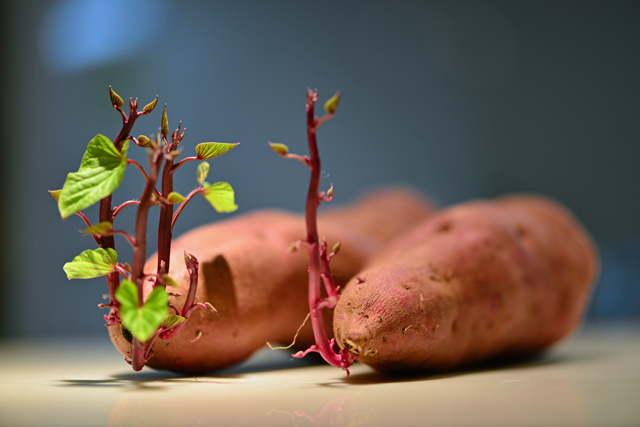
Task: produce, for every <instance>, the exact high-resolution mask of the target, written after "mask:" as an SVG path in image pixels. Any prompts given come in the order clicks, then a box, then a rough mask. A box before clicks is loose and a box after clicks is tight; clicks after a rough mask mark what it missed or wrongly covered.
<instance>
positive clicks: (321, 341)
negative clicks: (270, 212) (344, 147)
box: [297, 90, 351, 372]
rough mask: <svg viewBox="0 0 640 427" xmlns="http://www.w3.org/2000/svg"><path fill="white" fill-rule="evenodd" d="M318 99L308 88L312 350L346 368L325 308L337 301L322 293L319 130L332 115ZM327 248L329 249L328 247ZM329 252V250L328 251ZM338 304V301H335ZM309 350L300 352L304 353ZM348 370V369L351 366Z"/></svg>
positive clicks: (326, 268) (348, 362) (347, 362)
mask: <svg viewBox="0 0 640 427" xmlns="http://www.w3.org/2000/svg"><path fill="white" fill-rule="evenodd" d="M317 99H318V95H317V93H316V92H314V91H311V90H309V91H308V92H307V139H308V141H309V155H310V159H309V163H308V166H309V168H310V169H311V180H310V183H309V192H308V193H307V203H306V209H305V219H306V225H307V238H306V239H305V242H306V245H307V251H308V253H309V296H308V301H309V310H310V314H311V316H310V317H311V325H312V328H313V334H314V337H315V341H316V344H315V346H312V347H311V348H310V349H309V350H308V351H317V352H318V353H320V355H321V356H322V358H323V359H324V360H326V361H327V363H329V364H331V365H333V366H337V367H340V368H343V369H347V368H348V367H349V366H350V365H351V360H349V359H346V360H345V358H344V356H345V355H344V354H343V353H342V352H341V353H335V352H334V350H333V340H332V341H331V342H330V341H329V339H328V337H327V331H326V330H325V326H324V320H323V315H322V309H323V307H325V306H330V305H331V302H333V301H324V300H323V299H322V296H321V293H320V292H321V281H322V276H323V275H324V276H325V277H326V278H327V280H331V282H332V276H331V271H330V270H329V264H328V259H327V258H326V257H324V258H325V259H326V261H327V262H323V259H322V258H323V257H321V246H320V241H319V238H318V228H317V209H318V205H319V204H320V202H321V198H320V196H319V193H318V190H319V188H320V172H321V165H320V156H319V154H318V144H317V140H316V130H317V129H318V125H319V124H320V123H322V122H323V121H324V120H326V119H327V118H330V117H331V115H329V116H325V117H323V118H322V120H318V119H316V118H315V117H314V104H315V102H316V100H317ZM325 252H326V249H325ZM325 254H326V253H325ZM336 301H337V299H336ZM334 304H335V302H334ZM304 354H306V352H303V353H300V354H297V356H302V355H304ZM347 372H348V370H347Z"/></svg>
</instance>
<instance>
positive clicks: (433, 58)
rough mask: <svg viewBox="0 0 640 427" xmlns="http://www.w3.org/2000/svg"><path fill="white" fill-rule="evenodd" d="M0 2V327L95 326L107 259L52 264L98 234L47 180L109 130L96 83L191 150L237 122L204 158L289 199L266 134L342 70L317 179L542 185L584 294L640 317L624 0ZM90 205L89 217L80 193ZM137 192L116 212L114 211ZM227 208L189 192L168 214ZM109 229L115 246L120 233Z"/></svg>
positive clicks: (639, 9) (254, 200) (634, 60)
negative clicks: (583, 248) (65, 213)
mask: <svg viewBox="0 0 640 427" xmlns="http://www.w3.org/2000/svg"><path fill="white" fill-rule="evenodd" d="M1 7H2V13H1V19H2V25H1V26H0V27H1V31H2V65H1V67H2V77H3V78H2V79H1V81H2V97H1V98H2V100H3V102H2V124H3V126H2V156H0V161H1V164H0V166H1V173H2V175H1V176H2V194H3V200H2V209H1V210H0V215H1V218H0V220H1V233H2V234H1V235H0V247H1V250H2V254H1V259H2V275H1V276H0V285H1V292H2V293H1V298H0V315H1V316H2V317H1V319H0V320H1V321H2V325H3V327H2V328H0V334H2V336H4V337H35V336H41V335H45V334H47V335H51V334H60V335H70V334H71V335H73V334H105V331H104V329H103V326H102V325H103V323H104V321H103V319H102V314H105V311H103V310H100V309H98V308H97V304H98V303H100V302H102V295H103V294H104V293H106V283H105V281H104V279H103V278H99V279H94V280H86V281H80V280H74V281H68V280H67V279H66V276H65V274H64V272H63V270H62V265H63V264H64V263H65V262H67V261H70V260H71V259H73V257H74V256H75V255H77V254H79V253H80V252H82V251H83V250H85V249H88V248H93V247H94V244H93V241H92V239H91V238H90V237H87V236H83V235H80V234H79V233H78V230H79V229H80V228H83V223H82V222H81V220H80V219H79V218H77V217H71V218H69V219H67V220H66V221H62V220H61V218H60V215H59V213H58V209H57V206H56V203H55V201H54V200H53V199H52V198H51V196H50V195H49V194H48V193H47V190H53V189H58V188H61V187H62V184H63V183H64V180H65V177H66V174H67V173H69V172H72V171H76V170H77V168H78V166H79V164H80V159H81V157H82V154H83V152H84V150H85V148H86V145H87V143H88V141H89V140H90V139H91V138H93V136H95V135H96V134H98V133H101V134H104V135H106V136H108V137H109V138H111V139H114V138H115V136H116V135H117V133H118V131H119V130H120V126H121V118H120V116H119V115H118V114H117V113H116V112H115V111H114V110H113V109H112V107H111V105H110V102H109V95H108V88H109V85H112V86H113V88H114V89H115V90H116V92H117V93H119V94H120V95H121V96H122V97H123V98H124V99H125V100H127V99H128V98H129V97H133V98H136V97H137V98H139V99H140V103H141V105H144V104H146V103H148V102H150V101H151V100H153V98H154V97H155V96H156V95H159V97H160V99H159V103H160V104H164V103H167V104H168V107H167V111H168V117H169V123H170V127H171V129H174V128H175V127H177V125H178V122H179V121H180V120H182V123H183V125H184V126H186V128H187V133H186V137H185V139H184V142H183V146H184V149H185V154H188V153H190V152H192V151H191V150H193V147H195V145H196V144H197V143H200V142H206V141H218V142H240V143H241V145H240V146H239V147H238V148H236V149H234V150H232V151H231V152H229V153H227V154H225V155H224V156H223V157H220V158H217V159H213V160H211V161H210V163H211V173H210V178H209V179H210V181H216V180H225V181H228V182H229V183H231V184H232V186H233V187H234V189H235V191H236V202H237V204H238V205H239V209H238V211H237V213H235V214H243V213H246V212H248V211H251V210H255V209H259V208H265V207H278V208H285V209H289V210H294V211H298V212H301V211H302V210H303V203H304V197H305V193H306V187H307V184H308V171H307V170H306V169H305V168H303V167H302V166H301V165H300V164H298V163H297V162H291V161H284V160H283V159H281V158H279V157H278V156H276V155H275V154H273V153H272V152H271V150H270V149H269V147H268V145H267V142H268V141H275V142H282V143H285V144H287V145H289V147H290V149H291V150H292V151H293V152H297V153H301V154H305V153H306V152H307V148H306V140H305V114H304V103H305V94H306V90H307V88H317V89H318V91H319V95H320V105H322V104H323V103H324V101H325V100H326V99H327V98H329V97H330V96H331V95H333V93H334V92H335V91H336V90H340V91H341V93H342V98H341V103H340V107H339V109H338V112H337V114H336V116H335V118H334V119H333V120H331V121H329V122H327V123H326V124H325V125H323V127H322V128H321V130H320V131H319V133H318V137H319V143H320V152H321V156H322V159H323V171H324V172H323V184H322V185H323V187H325V188H327V187H328V186H329V184H330V183H333V185H334V186H335V199H334V200H335V202H334V203H347V202H349V201H351V200H353V199H354V198H355V197H357V195H358V194H360V193H362V192H363V191H365V190H366V189H370V188H373V187H375V186H379V185H384V184H389V183H396V184H397V183H402V184H406V185H408V186H411V187H413V188H415V189H416V190H418V191H420V192H422V193H424V194H428V195H429V196H430V197H433V198H434V199H435V200H437V201H439V202H440V203H441V204H443V205H448V204H452V203H456V202H461V201H464V200H467V199H472V198H479V197H493V196H497V195H500V194H503V193H507V192H514V191H528V192H536V193H542V194H546V195H549V196H551V197H554V198H556V199H558V200H560V201H561V202H562V203H564V204H565V205H567V206H568V207H569V208H570V209H571V210H572V211H573V212H574V213H575V214H576V215H577V216H578V217H579V218H580V220H581V221H582V222H583V223H584V224H585V225H586V227H587V228H588V229H589V230H590V232H591V233H592V235H593V236H594V238H595V239H596V241H597V244H598V247H599V251H600V256H601V259H602V270H601V273H600V278H599V281H598V284H597V287H596V290H595V291H594V293H593V296H592V300H591V304H590V307H589V310H588V315H589V316H590V317H591V318H593V319H598V318H614V317H615V318H620V317H623V318H629V317H636V318H637V317H640V200H639V196H640V171H639V168H638V161H639V160H640V120H639V118H640V103H639V101H640V81H639V76H640V25H639V23H640V3H638V2H637V1H615V2H610V1H574V2H570V1H562V2H511V1H469V2H465V1H419V2H409V1H403V2H391V1H386V2H376V1H349V2H344V1H340V2H339V1H325V2H300V1H228V2H220V1H181V2H178V1H160V0H58V1H35V0H33V1H28V2H24V1H23V2H21V1H5V2H2V6H1ZM161 112H162V108H161V107H160V108H157V109H156V111H154V112H153V114H151V115H150V116H147V117H142V118H141V119H140V120H138V122H137V124H136V126H135V128H134V130H133V132H132V133H133V135H139V134H146V135H149V134H152V133H155V132H156V131H157V128H158V126H159V125H160V116H161ZM133 148H134V149H132V150H130V153H132V157H133V158H136V159H137V160H139V161H141V162H146V160H145V155H144V153H143V152H142V150H140V149H138V150H136V149H135V147H133ZM133 153H134V154H133ZM194 163H195V162H194ZM195 166H196V165H195V164H193V165H191V164H189V165H187V166H185V168H183V169H181V171H180V172H181V173H178V174H176V190H178V191H180V192H182V193H183V194H186V193H187V192H189V191H190V190H191V189H193V188H194V187H195V185H196V181H195ZM142 185H143V182H142V179H141V178H140V177H139V174H138V173H137V172H136V171H134V170H133V169H129V171H128V172H127V175H126V176H125V181H124V183H123V185H122V186H121V187H120V188H119V189H118V190H117V192H116V193H115V196H114V198H115V202H122V201H125V200H127V199H131V198H136V197H139V196H140V192H141V190H142ZM85 213H86V214H87V215H88V216H89V217H90V218H91V219H92V220H95V218H97V209H96V207H93V208H90V209H87V210H86V211H85ZM133 213H134V209H130V210H129V211H125V212H124V213H123V215H122V216H119V217H118V219H119V225H120V228H127V225H130V224H132V223H133ZM156 214H157V213H156ZM235 214H232V215H235ZM229 216H230V215H222V214H217V213H215V211H213V209H211V208H210V207H209V206H208V205H207V204H206V202H205V201H204V200H202V199H198V200H195V201H194V202H193V203H192V204H190V206H188V208H187V209H186V210H185V213H184V214H183V215H182V216H181V218H180V221H179V222H178V223H177V225H176V233H177V234H180V233H182V232H184V231H186V230H188V229H190V228H193V227H195V226H197V225H201V224H204V223H208V222H211V221H216V220H220V219H223V218H227V217H229ZM151 220H152V221H153V220H154V217H153V216H152V219H151ZM129 229H130V228H129ZM150 239H151V242H150V244H151V245H153V236H150ZM118 247H119V248H122V251H123V252H122V253H121V259H128V258H129V257H130V254H128V253H127V252H126V249H125V248H126V247H127V245H126V244H124V243H123V242H120V244H119V246H118ZM151 247H152V246H151Z"/></svg>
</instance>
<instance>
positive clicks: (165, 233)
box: [157, 132, 181, 274]
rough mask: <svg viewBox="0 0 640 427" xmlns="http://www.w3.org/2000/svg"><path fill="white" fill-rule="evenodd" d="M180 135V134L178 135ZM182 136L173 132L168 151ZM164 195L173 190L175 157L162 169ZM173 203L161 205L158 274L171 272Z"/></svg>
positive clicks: (172, 148)
mask: <svg viewBox="0 0 640 427" xmlns="http://www.w3.org/2000/svg"><path fill="white" fill-rule="evenodd" d="M176 135H178V136H176ZM180 139H181V138H180V137H179V134H178V133H177V132H174V134H173V140H172V141H173V142H172V143H171V145H169V148H168V152H171V151H174V150H176V149H177V148H178V143H179V142H180ZM161 185H162V190H161V191H162V195H163V196H164V197H167V196H168V195H169V193H171V192H172V191H173V159H172V158H171V159H167V160H166V161H165V163H164V168H163V169H162V184H161ZM172 220H173V204H170V203H162V204H161V205H160V219H159V220H158V268H157V271H158V274H165V273H168V272H169V263H170V262H171V239H172V238H173V227H172Z"/></svg>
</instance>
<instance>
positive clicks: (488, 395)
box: [0, 323, 640, 427]
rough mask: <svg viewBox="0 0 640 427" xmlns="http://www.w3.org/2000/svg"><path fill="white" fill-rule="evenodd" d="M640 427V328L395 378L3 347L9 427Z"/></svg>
mask: <svg viewBox="0 0 640 427" xmlns="http://www.w3.org/2000/svg"><path fill="white" fill-rule="evenodd" d="M92 425H96V426H172V427H177V426H254V425H255V426H300V427H302V426H640V323H635V324H628V323H627V324H615V325H611V324H609V325H588V326H587V327H583V328H582V330H581V331H580V332H579V333H577V334H575V335H574V336H573V337H572V338H570V339H569V340H567V341H565V342H563V343H561V344H560V345H558V346H556V347H554V348H553V349H552V350H550V351H548V352H547V353H545V354H544V355H542V356H540V357H537V358H535V359H532V360H529V361H526V362H520V363H515V364H510V365H504V364H503V365H489V366H484V367H478V368H475V369H469V370H464V371H457V372H451V373H447V374H440V375H427V376H417V377H386V376H382V375H378V374H376V373H374V372H373V371H372V370H371V369H370V368H368V367H367V366H364V365H361V364H356V365H355V366H354V368H353V369H352V374H351V377H350V378H346V377H345V375H344V374H343V372H342V371H341V370H340V369H337V368H333V367H331V366H328V365H311V366H310V365H309V364H308V363H304V362H302V363H301V362H300V361H297V360H296V361H292V360H291V358H290V355H289V353H287V352H284V351H277V352H273V351H271V350H268V349H265V350H262V351H260V352H259V353H258V354H256V355H255V356H254V357H253V358H252V359H250V360H249V361H248V362H246V363H244V364H242V365H240V366H238V367H235V368H232V369H228V370H226V371H223V372H218V373H216V374H212V375H208V376H202V377H197V378H194V377H192V376H191V377H184V376H179V375H176V374H172V373H167V372H159V371H153V370H151V369H148V368H145V369H144V370H143V371H141V372H138V373H136V372H133V371H132V370H131V368H130V367H129V365H127V364H126V363H125V362H124V361H123V360H122V359H121V357H120V355H119V353H117V352H116V350H115V349H114V348H113V347H112V346H111V343H110V342H109V340H108V337H107V336H106V333H105V336H104V338H103V339H96V338H92V339H86V340H77V339H74V340H71V339H66V340H58V341H55V342H54V341H46V340H39V341H4V342H0V426H12V427H13V426H92Z"/></svg>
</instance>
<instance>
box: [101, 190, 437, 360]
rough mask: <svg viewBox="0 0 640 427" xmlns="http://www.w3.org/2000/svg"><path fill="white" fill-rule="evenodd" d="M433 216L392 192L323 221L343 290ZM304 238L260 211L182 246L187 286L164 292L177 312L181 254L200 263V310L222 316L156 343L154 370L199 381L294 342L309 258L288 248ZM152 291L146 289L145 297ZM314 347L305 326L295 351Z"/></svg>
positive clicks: (300, 228) (176, 246) (175, 266)
mask: <svg viewBox="0 0 640 427" xmlns="http://www.w3.org/2000/svg"><path fill="white" fill-rule="evenodd" d="M432 210H433V207H432V205H431V204H430V203H428V202H426V201H425V200H424V199H422V198H420V197H418V196H417V195H415V194H413V193H411V192H409V191H406V190H400V189H389V190H382V191H379V192H376V193H373V194H370V195H368V196H365V197H363V198H362V199H361V200H359V201H358V202H356V203H355V204H354V205H353V206H350V207H346V208H335V209H328V210H326V211H324V212H322V213H321V214H320V216H319V218H320V221H319V229H320V235H322V236H325V237H326V240H327V242H328V243H329V245H330V246H329V247H331V246H332V245H333V244H334V243H336V242H338V241H340V242H341V246H340V253H339V254H338V255H336V256H335V257H334V258H333V260H332V261H331V264H332V271H333V275H334V277H335V280H336V282H337V284H338V285H344V284H345V283H346V281H347V280H348V279H350V278H351V277H352V276H353V275H354V274H356V273H357V271H358V270H359V269H360V268H361V267H362V266H363V265H364V262H365V261H366V260H367V259H368V258H369V257H370V256H371V255H372V254H374V253H375V252H376V251H377V250H378V249H379V248H380V247H381V245H382V244H384V243H385V242H386V241H388V240H389V239H390V238H391V237H393V236H394V235H396V234H398V233H400V232H402V231H405V230H407V229H408V228H410V227H411V226H413V225H415V224H416V223H417V222H419V221H420V220H422V219H424V218H425V216H427V215H428V214H430V213H431V212H432ZM304 236H305V226H304V219H303V217H302V216H300V215H294V214H290V213H286V212H281V211H258V212H254V213H249V214H246V215H244V216H240V217H236V218H232V219H229V220H226V221H220V222H217V223H214V224H211V225H206V226H203V227H199V228H196V229H194V230H192V231H190V232H188V233H186V234H184V235H183V236H181V237H179V238H177V239H176V240H175V241H174V242H173V244H172V253H173V254H174V257H173V259H172V261H171V265H170V268H169V274H170V275H171V276H172V277H173V278H174V279H175V280H176V281H177V282H178V284H179V285H180V287H178V288H172V287H167V290H168V291H169V292H175V293H179V294H181V296H171V297H170V304H173V305H174V306H176V307H181V306H182V305H183V304H184V299H185V297H186V293H187V290H188V289H187V288H188V284H189V277H188V276H189V275H188V272H187V270H186V269H185V267H184V262H183V260H182V257H181V256H179V255H178V254H182V253H183V252H184V251H186V252H188V253H189V254H193V255H194V256H195V257H196V258H197V259H198V260H199V263H200V268H199V273H198V287H197V296H196V302H202V303H204V302H209V303H211V304H212V305H213V306H215V308H216V309H217V314H214V313H212V312H210V311H207V310H203V309H200V308H198V309H196V310H195V311H194V312H193V313H192V314H191V317H190V318H189V320H188V321H187V323H186V324H185V326H184V328H183V329H182V330H181V331H180V332H179V333H178V334H177V335H176V336H175V337H173V338H171V339H168V340H161V339H158V340H156V342H155V343H154V345H153V347H152V351H153V357H151V358H150V359H149V360H148V362H147V366H150V367H152V368H158V369H167V370H172V371H177V372H184V373H201V372H206V371H210V370H214V369H220V368H224V367H227V366H230V365H232V364H235V363H238V362H240V361H242V360H243V359H245V358H247V357H248V356H249V355H251V354H252V353H253V352H254V351H256V350H257V349H259V348H261V347H262V346H264V345H265V343H266V342H267V341H270V342H281V343H289V342H291V340H292V339H293V337H294V335H295V334H296V330H297V329H298V327H299V326H300V325H301V324H302V322H303V320H304V319H305V316H306V315H307V313H308V306H307V269H308V262H307V257H306V254H305V251H298V252H293V253H292V252H290V251H289V250H288V249H289V248H290V247H291V245H292V243H294V242H296V241H297V240H299V239H301V238H303V237H304ZM156 262H157V261H156V257H155V255H154V256H153V257H151V258H150V259H149V260H148V261H147V264H146V267H145V270H147V271H149V272H153V271H155V268H156ZM151 286H152V284H151V282H148V283H147V285H146V288H145V295H148V293H149V292H150V290H151ZM330 320H331V317H329V322H330ZM329 330H331V326H330V325H329ZM109 332H110V336H111V339H112V341H113V342H114V344H115V346H116V347H117V348H118V350H119V351H120V352H121V353H123V354H125V355H128V354H130V351H131V344H130V343H129V341H128V340H127V333H126V331H124V334H123V330H122V329H121V327H120V326H119V325H113V326H111V327H110V328H109ZM313 342H314V338H313V332H312V330H311V327H310V326H309V325H306V326H305V327H304V328H303V329H301V330H300V333H299V335H298V337H297V344H299V345H301V346H309V345H310V344H311V343H313Z"/></svg>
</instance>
